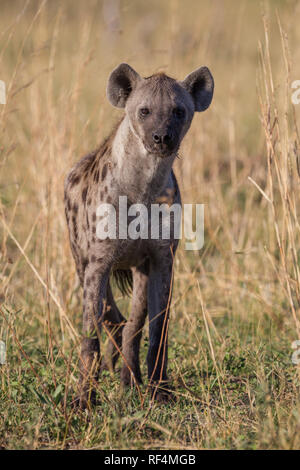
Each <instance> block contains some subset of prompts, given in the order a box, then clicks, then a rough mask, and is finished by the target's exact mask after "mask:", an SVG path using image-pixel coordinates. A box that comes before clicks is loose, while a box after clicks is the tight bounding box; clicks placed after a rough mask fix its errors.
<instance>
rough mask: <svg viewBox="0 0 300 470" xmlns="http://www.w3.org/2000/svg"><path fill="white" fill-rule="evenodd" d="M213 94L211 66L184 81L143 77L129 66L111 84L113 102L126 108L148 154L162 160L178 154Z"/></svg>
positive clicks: (119, 70)
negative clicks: (193, 121) (194, 122)
mask: <svg viewBox="0 0 300 470" xmlns="http://www.w3.org/2000/svg"><path fill="white" fill-rule="evenodd" d="M213 91H214V80H213V77H212V75H211V73H210V71H209V69H208V68H207V67H200V68H199V69H197V70H195V71H194V72H192V73H191V74H189V75H188V76H187V77H186V78H185V79H184V80H183V81H182V82H180V81H177V80H174V79H173V78H170V77H168V76H166V75H165V74H161V73H159V74H155V75H152V76H151V77H148V78H142V77H141V76H140V75H139V74H138V73H137V72H136V71H135V70H133V68H132V67H130V66H129V65H128V64H121V65H119V66H118V67H117V68H116V69H115V70H113V72H112V73H111V75H110V77H109V80H108V85H107V97H108V99H109V101H110V103H111V104H112V105H113V106H116V107H118V108H125V111H126V113H127V115H128V117H129V121H130V126H131V129H132V131H133V132H134V134H135V135H136V136H137V137H138V138H139V139H140V141H141V142H142V144H143V146H144V147H145V149H146V151H147V152H149V153H151V154H157V155H159V156H161V157H166V156H169V155H171V154H174V153H176V152H177V150H178V149H179V146H180V143H181V141H182V139H183V137H184V136H185V134H186V132H187V131H188V129H189V127H190V124H191V122H192V119H193V116H194V113H195V112H196V111H198V112H201V111H205V110H206V109H207V108H208V107H209V105H210V103H211V100H212V97H213Z"/></svg>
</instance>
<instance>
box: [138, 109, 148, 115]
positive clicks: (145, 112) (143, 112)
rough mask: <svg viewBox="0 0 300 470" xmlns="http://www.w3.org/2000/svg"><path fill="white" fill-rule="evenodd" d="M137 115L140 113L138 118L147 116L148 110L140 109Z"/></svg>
mask: <svg viewBox="0 0 300 470" xmlns="http://www.w3.org/2000/svg"><path fill="white" fill-rule="evenodd" d="M139 113H140V116H142V117H145V116H148V114H150V109H149V108H141V109H140V111H139Z"/></svg>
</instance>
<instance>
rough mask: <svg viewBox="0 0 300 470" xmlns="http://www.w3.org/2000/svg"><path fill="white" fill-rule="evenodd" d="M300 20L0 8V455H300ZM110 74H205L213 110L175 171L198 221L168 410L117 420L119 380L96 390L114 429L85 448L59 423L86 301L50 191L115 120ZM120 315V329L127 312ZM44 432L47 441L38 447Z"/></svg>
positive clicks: (86, 437)
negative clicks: (2, 348) (53, 450)
mask: <svg viewBox="0 0 300 470" xmlns="http://www.w3.org/2000/svg"><path fill="white" fill-rule="evenodd" d="M299 14H300V8H299V5H298V4H297V2H296V1H275V0H274V1H270V2H269V3H266V4H265V5H264V6H263V7H262V6H261V4H260V2H256V1H243V2H235V1H234V0H232V1H226V2H221V1H216V0H215V1H213V2H206V1H202V2H197V1H193V0H188V1H186V2H184V3H183V2H180V1H179V0H167V1H165V2H159V1H158V0H152V1H151V2H143V1H142V2H140V1H137V0H124V1H121V2H113V1H110V2H109V1H96V0H95V1H93V0H89V1H88V2H76V3H75V2H71V1H69V0H66V1H64V2H56V1H51V2H49V1H48V2H47V1H35V0H32V1H27V2H21V1H15V2H13V3H12V2H9V1H5V0H2V2H1V16H0V79H1V80H4V81H5V82H6V84H7V104H6V105H5V106H3V105H0V159H1V166H0V175H1V176H0V194H1V202H0V218H1V236H2V239H1V258H0V278H1V292H0V295H1V304H2V305H1V320H0V338H3V339H4V340H5V341H6V343H7V348H8V362H7V365H5V366H4V367H3V366H2V367H1V386H0V387H1V392H2V394H3V403H5V408H4V409H5V410H6V411H3V414H2V418H1V417H0V423H1V419H2V431H3V434H1V439H2V441H3V445H4V446H13V445H15V446H18V445H21V446H23V447H34V448H37V447H41V446H52V447H55V446H59V447H64V446H65V445H67V444H68V445H70V446H83V447H90V446H91V445H94V446H97V447H100V448H104V447H106V446H107V447H118V446H120V447H128V446H129V445H131V446H140V447H143V448H145V447H150V448H151V446H152V447H178V446H183V447H186V448H187V447H190V448H201V447H225V448H228V447H236V448H243V447H245V448H249V447H257V448H259V447H262V448H263V447H280V448H293V447H297V446H299V437H297V429H298V428H299V423H300V421H299V419H300V418H299V416H300V415H299V405H298V387H299V378H298V375H297V368H296V367H295V366H294V365H292V364H291V361H290V356H291V353H292V350H291V342H292V341H293V340H295V339H298V338H299V337H300V336H299V320H300V316H299V287H300V285H299V246H300V245H299V223H298V216H297V212H298V208H299V207H300V206H299V191H298V186H299V164H298V151H299V145H300V142H299V133H298V129H297V119H298V120H299V112H300V107H299V108H298V107H297V106H293V105H292V103H291V93H292V91H291V82H292V80H294V79H297V78H299V77H300V69H299V65H298V64H299V63H300V61H299V47H298V44H299V41H300V37H299V28H298V27H297V25H298V19H299ZM123 61H125V62H129V63H130V64H131V65H132V66H133V67H134V68H136V69H137V70H138V71H139V72H140V73H141V74H142V75H144V76H148V75H150V74H151V73H153V72H155V71H158V70H165V71H166V72H167V73H168V74H170V75H171V76H175V77H177V78H179V79H183V78H184V77H185V75H186V74H187V73H189V72H190V71H191V70H193V69H194V68H196V67H198V66H199V65H207V66H209V68H210V69H211V71H212V73H213V75H214V77H215V82H216V91H215V96H214V101H213V103H212V106H211V108H210V109H209V110H208V111H207V112H206V113H205V114H203V115H199V116H196V117H195V119H194V122H193V125H192V128H191V130H190V132H189V134H188V136H187V137H186V140H185V142H184V144H183V146H182V149H181V152H180V156H181V158H180V160H178V161H177V162H176V168H175V171H176V173H177V175H178V178H179V183H180V187H181V190H182V194H183V200H184V202H187V203H204V204H205V246H204V248H203V250H201V251H200V252H199V253H192V254H191V253H187V252H186V251H184V249H183V247H181V248H180V249H179V251H178V254H177V259H176V270H175V289H174V295H173V304H172V314H171V322H170V343H171V345H170V349H171V353H170V354H171V358H170V364H171V369H172V376H173V378H174V380H175V382H176V383H177V394H178V399H179V400H178V401H179V404H178V405H176V407H175V408H174V409H173V410H169V409H167V411H166V412H165V413H163V414H162V415H161V416H160V413H161V412H160V411H155V410H154V411H153V410H152V409H150V408H149V409H148V408H147V404H145V407H146V408H144V409H143V408H142V407H141V403H140V401H139V399H138V398H137V397H136V396H135V395H134V394H133V396H132V397H130V400H131V402H130V403H131V405H130V406H129V408H130V412H128V413H129V416H127V415H126V411H125V410H124V409H123V408H122V406H121V405H118V400H119V385H118V383H117V382H113V386H112V385H111V382H109V381H110V380H115V381H117V380H118V379H112V378H109V377H106V376H105V377H104V379H103V383H101V384H99V394H100V397H101V400H102V401H103V403H104V406H106V405H105V404H108V405H109V406H110V407H111V409H114V413H115V414H112V415H110V414H109V412H108V413H107V414H106V415H105V416H104V417H103V418H101V419H102V421H101V429H102V431H101V433H100V431H99V433H98V434H97V433H96V431H95V430H93V429H92V428H90V426H89V424H87V422H85V421H84V419H85V418H84V417H83V418H81V419H82V420H83V421H80V426H83V424H82V423H85V427H84V432H82V430H81V429H82V428H80V426H79V424H78V422H77V421H76V420H75V418H76V417H74V411H71V409H70V406H69V395H72V390H73V387H74V384H75V383H76V376H77V374H78V371H77V357H78V340H79V337H80V332H81V300H80V298H81V292H80V289H79V284H78V281H77V278H76V275H75V266H74V263H73V261H72V257H71V253H70V249H69V243H68V237H67V229H66V224H65V220H64V211H63V195H62V191H63V179H64V176H65V174H66V172H67V171H68V169H69V168H70V167H71V166H72V164H73V163H74V162H75V161H76V160H78V159H79V158H80V156H82V155H83V154H84V153H86V152H88V151H90V150H91V149H93V148H95V147H96V146H97V144H98V143H99V141H100V140H101V139H102V138H104V137H105V135H106V134H107V133H108V132H109V129H110V128H111V126H112V124H113V122H114V121H115V120H116V119H117V117H118V116H119V114H120V112H119V111H117V110H114V109H112V108H111V107H110V105H109V104H108V102H107V100H106V97H105V88H106V80H107V77H108V75H109V72H110V71H111V69H112V68H113V67H114V66H116V65H117V64H118V63H119V62H123ZM119 302H120V305H121V306H123V308H124V309H125V312H126V310H127V308H128V303H127V302H126V301H125V300H124V299H122V298H119ZM145 339H146V342H147V334H146V338H145ZM37 351H42V352H41V356H39V354H38V353H37ZM228 351H230V353H229V352H228ZM274 351H275V353H276V354H275V353H274ZM228 354H229V356H228ZM44 356H45V357H46V362H45V363H44ZM237 358H240V360H241V361H242V362H241V361H240V362H238V364H239V365H236V366H235V367H237V368H238V369H239V368H240V369H241V370H240V372H235V369H233V364H235V361H236V359H237ZM278 358H279V359H278ZM243 361H246V364H247V368H246V369H244V366H242V365H241V364H243ZM239 374H240V375H239ZM27 375H28V377H27ZM48 375H49V377H48ZM24 377H25V378H26V383H28V386H27V385H26V387H27V388H26V389H25V391H24V392H22V389H21V386H18V383H19V384H21V383H22V381H25V379H24ZM270 377H271V379H272V380H271V382H270ZM235 383H236V384H238V386H237V387H238V390H237V392H238V393H237V396H236V395H235V393H234V390H233V389H234V387H233V385H232V384H235ZM61 384H63V389H62V388H59V387H60V385H61ZM229 384H230V386H229ZM274 384H275V385H274ZM15 390H16V392H15ZM30 394H31V395H30ZM23 395H24V396H23ZM18 396H19V399H18ZM25 396H26V397H27V398H24V397H25ZM127 399H128V398H127ZM26 400H28V402H27V401H26ZM26 403H27V405H26ZM31 403H32V407H33V409H32V410H31V408H30V407H31ZM180 403H181V404H180ZM182 403H183V404H182ZM25 405H26V406H28V409H30V410H31V411H30V413H31V414H30V413H29V411H28V416H27V415H26V416H27V418H26V420H25V421H28V422H29V424H28V428H27V427H26V426H27V425H26V426H25V424H24V419H22V418H21V416H22V412H23V410H24V406H25ZM108 405H107V406H108ZM11 407H12V409H14V412H15V416H18V418H17V417H15V418H12V417H11V414H10V413H11V411H9V410H10V408H11ZM114 407H115V408H116V409H115V408H114ZM51 408H53V409H54V414H53V416H52V414H51V413H52V411H49V410H50V409H51ZM203 408H204V410H205V411H204V412H203ZM135 410H138V412H140V413H141V414H140V415H137V416H136V414H135V413H136V411H135ZM127 411H128V410H127ZM48 413H49V417H48ZM143 413H144V414H143ZM155 413H157V414H155ZM174 413H175V414H176V415H175V416H174ZM14 419H15V420H14ZM76 419H77V418H76ZM93 419H94V424H95V426H96V425H97V423H98V422H97V419H98V418H96V417H94V418H93ZM74 420H75V421H74ZM9 422H12V423H13V429H12V430H10V431H9V432H8V427H9V425H8V423H9ZM50 423H51V425H53V424H55V426H54V429H57V434H56V435H52V434H51V433H50V437H49V426H50ZM137 423H138V424H137ZM215 423H218V425H217V426H216V425H215ZM98 426H99V423H98ZM131 426H133V427H134V429H135V431H134V434H133V435H132V434H131V431H132V430H131ZM0 428H1V425H0ZM96 428H97V426H96ZM18 429H22V432H21V431H18ZM24 429H25V430H24ZM97 429H99V427H98V428H97ZM119 429H121V431H120V432H119ZM136 429H137V431H136ZM149 429H150V430H151V432H150V431H149ZM181 433H182V434H181ZM7 435H8V436H9V437H7ZM149 436H150V437H149ZM245 436H246V437H245ZM20 439H21V441H20ZM20 442H21V443H22V444H20Z"/></svg>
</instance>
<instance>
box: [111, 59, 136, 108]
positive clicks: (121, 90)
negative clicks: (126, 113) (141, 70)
mask: <svg viewBox="0 0 300 470" xmlns="http://www.w3.org/2000/svg"><path fill="white" fill-rule="evenodd" d="M140 80H142V79H141V77H140V75H139V74H138V73H137V72H136V71H135V70H134V69H133V68H132V67H130V65H128V64H124V63H123V64H120V65H119V66H118V67H117V68H115V69H114V70H113V71H112V73H111V74H110V76H109V79H108V83H107V89H106V94H107V98H108V100H109V102H110V103H111V104H112V105H113V106H116V107H117V108H125V105H126V101H127V99H128V97H129V95H130V93H131V92H132V91H133V90H134V88H135V87H136V85H137V83H138V82H139V81H140Z"/></svg>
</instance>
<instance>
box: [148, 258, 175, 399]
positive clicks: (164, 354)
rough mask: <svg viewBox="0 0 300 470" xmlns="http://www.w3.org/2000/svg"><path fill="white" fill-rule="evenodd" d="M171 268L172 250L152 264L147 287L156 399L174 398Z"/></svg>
mask: <svg viewBox="0 0 300 470" xmlns="http://www.w3.org/2000/svg"><path fill="white" fill-rule="evenodd" d="M172 267H173V259H172V255H171V253H170V254H168V255H167V256H164V257H162V261H161V262H160V263H158V264H155V265H154V264H152V265H151V266H150V275H149V287H148V312H149V349H148V354H147V364H148V378H149V385H150V387H151V390H152V393H153V396H154V398H155V399H156V400H158V401H162V402H166V401H168V400H169V399H171V398H172V394H171V392H170V391H169V385H168V376H167V363H168V327H169V311H170V303H171V295H172V274H173V272H172Z"/></svg>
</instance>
